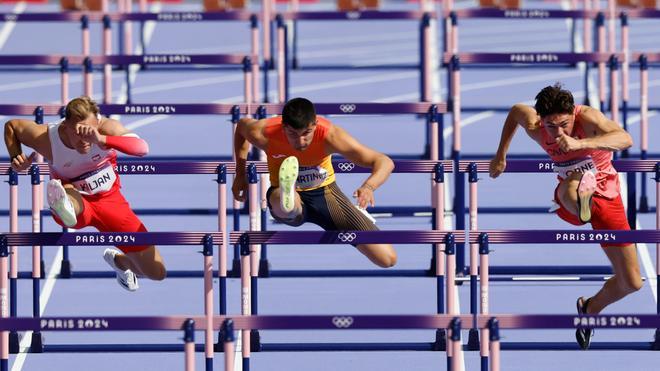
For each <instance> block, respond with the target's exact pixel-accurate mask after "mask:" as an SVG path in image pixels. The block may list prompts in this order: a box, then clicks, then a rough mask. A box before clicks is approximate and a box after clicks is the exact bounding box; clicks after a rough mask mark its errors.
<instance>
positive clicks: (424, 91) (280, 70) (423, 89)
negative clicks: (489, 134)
mask: <svg viewBox="0 0 660 371" xmlns="http://www.w3.org/2000/svg"><path fill="white" fill-rule="evenodd" d="M435 18H436V14H435V13H434V12H425V11H376V10H368V11H361V12H283V13H279V14H277V15H276V17H275V19H276V23H277V37H276V39H277V48H276V53H277V75H278V101H279V102H286V101H287V100H288V99H289V72H290V66H289V49H290V47H289V41H288V32H289V31H288V26H287V25H286V21H292V20H293V21H303V20H314V21H339V20H343V21H363V20H364V21H368V20H418V21H419V22H420V26H419V63H418V64H414V65H390V66H385V65H382V66H353V65H335V66H330V65H327V66H313V65H309V66H301V63H300V62H299V61H298V57H297V55H296V51H295V49H296V43H295V41H294V45H293V55H292V59H291V63H292V66H293V68H297V69H303V70H304V69H307V70H311V69H332V68H334V69H348V68H350V69H356V68H362V69H365V68H372V69H373V68H390V69H393V68H397V69H401V68H407V69H410V68H412V69H418V70H419V71H420V101H423V102H428V101H431V82H430V75H431V72H432V64H431V44H430V43H431V39H430V33H431V20H432V19H435Z"/></svg>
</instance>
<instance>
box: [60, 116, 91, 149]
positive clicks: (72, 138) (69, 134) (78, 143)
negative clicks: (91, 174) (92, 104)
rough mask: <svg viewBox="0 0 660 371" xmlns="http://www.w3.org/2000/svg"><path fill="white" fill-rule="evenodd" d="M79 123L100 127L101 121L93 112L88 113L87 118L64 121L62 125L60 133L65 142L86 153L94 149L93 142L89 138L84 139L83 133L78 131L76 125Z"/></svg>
mask: <svg viewBox="0 0 660 371" xmlns="http://www.w3.org/2000/svg"><path fill="white" fill-rule="evenodd" d="M79 125H89V126H92V127H95V128H98V126H99V122H98V119H97V118H96V115H94V114H93V113H90V114H89V115H87V118H85V119H84V120H82V121H76V120H70V121H64V124H63V125H60V127H61V129H60V130H61V132H60V134H61V136H63V137H64V138H65V141H66V143H65V144H67V145H68V146H69V147H71V148H73V149H75V150H76V151H77V152H78V153H80V154H86V153H89V151H90V150H91V149H92V143H90V142H89V141H88V140H84V139H83V138H82V136H81V135H79V134H77V133H76V127H77V126H79Z"/></svg>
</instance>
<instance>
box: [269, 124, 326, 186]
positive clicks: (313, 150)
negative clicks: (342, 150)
mask: <svg viewBox="0 0 660 371" xmlns="http://www.w3.org/2000/svg"><path fill="white" fill-rule="evenodd" d="M331 127H332V123H331V122H330V121H328V120H326V119H325V118H323V117H320V116H317V123H316V129H315V130H314V137H313V139H312V142H311V144H310V145H309V146H308V147H307V148H306V149H305V150H304V151H298V150H296V149H295V148H293V147H292V146H291V145H290V144H289V142H288V141H287V139H286V135H285V133H284V128H283V127H282V117H281V116H276V117H272V118H269V119H267V120H266V126H265V127H264V136H265V137H266V138H267V140H268V145H267V148H266V155H267V157H268V172H269V173H270V182H271V185H272V186H274V187H277V186H278V185H279V179H278V176H279V170H280V165H281V164H282V161H284V159H285V158H287V157H289V156H296V158H298V163H299V164H300V171H299V173H298V181H297V182H296V189H298V190H300V191H305V190H312V189H317V188H320V187H324V186H326V185H328V184H330V183H332V182H334V181H335V171H334V169H333V167H332V155H329V154H327V153H326V150H325V138H326V136H327V135H328V133H329V131H330V128H331Z"/></svg>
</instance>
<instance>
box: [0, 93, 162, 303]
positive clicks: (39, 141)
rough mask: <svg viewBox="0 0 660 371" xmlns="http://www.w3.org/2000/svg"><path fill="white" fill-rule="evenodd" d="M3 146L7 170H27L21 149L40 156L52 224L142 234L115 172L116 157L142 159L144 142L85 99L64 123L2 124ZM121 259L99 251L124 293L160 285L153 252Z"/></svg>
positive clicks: (132, 252)
mask: <svg viewBox="0 0 660 371" xmlns="http://www.w3.org/2000/svg"><path fill="white" fill-rule="evenodd" d="M5 144H6V145H7V151H8V152H9V156H10V158H11V165H12V168H14V170H16V171H23V170H26V169H27V168H29V167H30V165H31V164H32V161H33V160H34V157H35V153H32V154H31V155H30V156H25V155H24V154H23V150H22V148H21V144H24V145H26V146H28V147H31V148H32V149H34V150H35V151H36V152H38V153H40V154H41V155H43V156H44V158H45V159H46V160H47V161H48V164H49V166H50V176H51V180H50V181H49V182H48V185H47V199H48V205H49V206H50V208H51V210H52V211H53V217H54V219H55V221H56V222H57V223H58V224H60V225H62V226H66V227H69V228H75V229H80V228H84V227H87V226H93V227H95V228H97V229H98V230H99V231H101V232H144V231H146V230H147V229H146V228H145V227H144V224H142V222H141V221H140V219H138V217H137V216H136V215H135V213H133V210H131V207H130V205H129V204H128V202H127V201H126V199H125V198H124V196H123V195H122V194H121V192H120V188H121V183H120V180H119V175H118V174H117V173H116V171H115V165H116V159H117V153H116V150H117V151H120V152H123V153H126V154H128V155H133V156H144V155H145V154H147V152H148V151H149V146H148V145H147V142H146V141H144V140H143V139H141V138H140V137H138V136H137V135H136V134H133V133H130V132H129V131H128V130H126V128H124V127H123V126H122V124H121V123H119V122H118V121H116V120H112V119H109V118H104V117H102V116H101V115H100V113H99V108H98V106H97V105H96V103H95V102H94V101H92V100H91V99H90V98H88V97H80V98H76V99H73V100H72V101H71V102H69V104H67V106H66V109H65V117H64V118H63V119H61V120H59V121H58V122H55V123H52V124H48V125H38V124H37V123H35V122H33V121H29V120H19V119H14V120H10V121H8V122H7V123H6V124H5ZM119 249H121V250H122V251H123V254H122V253H120V252H119V251H117V250H114V249H107V250H105V252H104V254H103V257H104V259H105V260H106V261H107V262H108V264H109V265H110V266H111V267H112V268H113V269H114V270H115V271H116V272H117V281H118V282H119V284H120V285H122V287H124V288H125V289H127V290H129V291H135V290H137V288H138V283H137V276H145V277H148V278H150V279H153V280H162V279H164V278H165V276H166V269H165V266H164V265H163V260H162V258H161V256H160V253H159V252H158V250H157V249H156V247H155V246H121V247H119Z"/></svg>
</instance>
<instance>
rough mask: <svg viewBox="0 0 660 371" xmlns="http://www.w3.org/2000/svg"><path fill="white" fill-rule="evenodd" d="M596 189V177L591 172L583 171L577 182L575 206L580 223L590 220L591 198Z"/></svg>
mask: <svg viewBox="0 0 660 371" xmlns="http://www.w3.org/2000/svg"><path fill="white" fill-rule="evenodd" d="M595 191H596V177H595V176H594V175H593V173H585V174H584V175H582V178H581V179H580V184H578V188H577V193H578V198H577V206H578V217H579V218H580V221H581V222H582V223H588V222H589V221H591V199H592V197H593V194H594V192H595Z"/></svg>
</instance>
